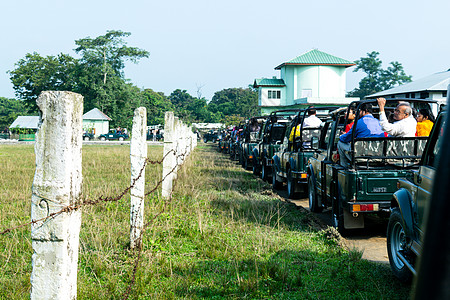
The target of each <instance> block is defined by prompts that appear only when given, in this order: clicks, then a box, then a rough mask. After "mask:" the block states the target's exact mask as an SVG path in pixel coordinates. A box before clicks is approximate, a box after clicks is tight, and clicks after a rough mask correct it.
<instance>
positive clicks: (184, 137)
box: [0, 91, 197, 299]
mask: <svg viewBox="0 0 450 300" xmlns="http://www.w3.org/2000/svg"><path fill="white" fill-rule="evenodd" d="M37 105H38V107H39V109H40V112H41V118H40V125H39V129H38V131H37V134H36V142H35V154H36V171H35V176H34V181H33V185H32V199H31V222H29V223H27V224H22V225H20V226H17V227H15V228H9V229H6V230H3V231H2V232H0V235H4V234H5V233H7V232H10V231H12V230H14V229H17V228H20V227H23V226H28V225H31V240H32V248H33V255H32V273H31V299H76V297H77V263H78V247H79V233H80V228H81V215H82V207H83V206H87V205H97V204H101V203H104V202H111V201H118V200H120V199H122V198H123V197H124V196H125V195H126V194H127V193H128V192H130V225H131V226H130V247H131V248H132V249H135V250H136V251H135V253H137V255H136V259H135V264H134V269H133V275H132V279H131V282H130V285H129V287H128V289H127V291H126V292H125V294H124V299H127V298H128V296H129V293H130V292H131V289H132V285H133V284H134V281H135V280H134V279H135V274H136V271H137V268H138V265H139V259H140V256H141V242H142V236H143V234H144V232H145V229H146V228H147V227H148V226H149V225H150V224H151V223H152V222H153V221H154V220H155V219H156V218H157V217H158V216H159V215H160V214H162V213H163V212H164V210H165V208H166V207H167V205H168V204H169V202H170V201H171V199H172V189H173V186H174V180H175V179H176V172H177V170H178V167H179V166H180V165H181V164H183V162H184V160H185V159H186V157H187V156H188V155H189V153H190V152H191V151H192V150H193V149H194V148H195V147H196V144H197V138H196V136H195V134H193V133H192V130H191V128H190V127H188V126H187V125H185V124H183V122H182V121H181V120H179V119H178V118H177V117H175V116H174V114H173V112H166V115H165V127H164V130H165V134H166V135H165V139H164V156H163V159H162V160H161V161H151V160H149V159H148V158H147V142H146V128H147V126H146V125H147V119H146V115H147V113H146V109H145V107H140V108H137V109H136V110H135V112H134V118H133V129H132V139H131V144H130V161H131V183H130V186H129V187H127V188H126V189H125V190H124V191H123V192H122V193H121V194H120V195H116V196H112V197H100V198H98V199H95V200H89V199H85V200H82V195H81V187H82V168H81V161H82V159H81V157H82V156H81V147H82V113H83V97H82V96H81V95H79V94H76V93H72V92H59V91H58V92H55V91H52V92H49V91H47V92H42V93H41V95H40V96H39V97H38V99H37ZM161 163H162V164H163V175H162V179H161V181H159V182H158V183H157V184H156V186H155V187H154V188H153V189H152V190H151V191H148V192H147V193H145V191H144V186H145V168H146V166H147V165H148V164H161ZM159 186H162V196H163V198H164V199H165V205H164V206H163V208H162V209H161V211H160V212H159V213H158V214H156V215H155V216H154V217H153V219H152V220H149V221H147V222H144V200H145V198H146V196H148V195H149V194H151V193H153V192H155V191H156V190H157V189H158V188H159Z"/></svg>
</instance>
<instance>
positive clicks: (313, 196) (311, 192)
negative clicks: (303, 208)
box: [308, 175, 323, 213]
mask: <svg viewBox="0 0 450 300" xmlns="http://www.w3.org/2000/svg"><path fill="white" fill-rule="evenodd" d="M308 200H309V210H310V211H312V212H315V213H319V212H321V211H322V209H323V207H321V206H319V203H318V202H317V191H316V186H315V185H314V179H313V177H312V176H311V175H309V177H308Z"/></svg>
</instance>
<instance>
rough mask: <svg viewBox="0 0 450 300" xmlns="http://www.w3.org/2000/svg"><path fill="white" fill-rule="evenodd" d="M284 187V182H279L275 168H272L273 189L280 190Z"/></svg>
mask: <svg viewBox="0 0 450 300" xmlns="http://www.w3.org/2000/svg"><path fill="white" fill-rule="evenodd" d="M282 187H283V182H281V181H278V179H277V172H276V170H275V167H273V168H272V189H274V190H279V189H281V188H282Z"/></svg>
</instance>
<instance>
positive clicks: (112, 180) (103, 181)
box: [0, 146, 408, 299]
mask: <svg viewBox="0 0 450 300" xmlns="http://www.w3.org/2000/svg"><path fill="white" fill-rule="evenodd" d="M149 156H150V157H151V158H152V159H160V158H161V157H162V147H151V148H150V149H149ZM0 168H1V169H2V170H5V171H4V172H2V173H1V174H0V184H1V185H0V187H1V189H0V213H1V222H0V224H1V228H2V229H4V228H6V227H11V226H15V225H18V224H21V223H24V222H28V221H29V215H30V199H31V193H30V187H31V182H32V177H33V174H34V154H33V149H32V146H0ZM161 173H162V169H161V166H160V165H155V166H150V167H148V168H147V171H146V181H147V190H149V189H151V188H152V187H153V186H154V185H155V183H156V182H158V181H159V180H160V178H161ZM83 176H84V186H83V193H84V196H85V197H86V198H91V199H95V198H98V197H99V196H112V195H116V194H119V193H120V192H121V191H122V190H123V189H124V188H125V187H127V186H128V185H129V182H130V179H129V177H130V168H129V148H128V147H126V146H86V147H84V148H83ZM163 206H164V202H163V201H162V200H161V199H160V197H159V192H158V193H155V194H152V195H150V196H149V197H148V198H147V199H146V203H145V214H146V220H150V219H151V218H152V216H154V215H156V214H158V213H159V212H160V211H161V209H162V208H163ZM329 236H330V234H329V232H326V231H319V230H318V229H317V227H316V226H314V225H313V222H311V218H310V216H309V215H308V213H307V212H305V211H302V210H298V209H296V208H295V207H293V206H292V205H290V204H287V203H284V202H281V201H280V200H279V199H278V198H277V197H275V196H274V195H273V194H272V193H271V192H270V187H269V185H268V184H267V183H265V182H263V181H261V180H259V179H255V178H254V177H253V176H252V175H251V174H250V172H246V171H243V170H242V169H241V168H239V167H238V166H237V165H236V164H235V163H234V162H231V161H229V160H228V158H225V157H224V156H222V155H221V154H220V153H217V152H215V151H214V150H212V149H211V148H209V147H199V148H198V149H197V150H196V151H195V152H194V153H193V155H192V156H191V157H190V158H189V159H188V161H187V162H186V164H185V165H184V167H183V168H181V169H180V171H179V173H178V180H177V184H176V187H175V191H174V195H173V201H172V202H171V203H170V204H169V206H168V207H167V209H166V211H165V212H164V213H163V214H161V215H160V216H159V217H158V218H157V219H156V221H155V222H154V223H152V224H151V226H150V227H149V228H148V229H147V230H146V232H145V235H144V239H143V251H142V258H141V263H140V266H139V269H138V272H137V274H136V275H137V276H136V284H135V285H134V286H133V289H132V293H131V295H130V296H131V297H130V298H131V299H180V298H181V299H201V298H216V299H219V298H226V299H230V298H231V299H241V298H253V299H255V298H256V299H268V298H271V299H280V298H293V299H309V298H320V299H349V298H352V299H353V298H356V299H360V298H361V299H382V298H384V299H404V298H406V297H407V295H408V287H405V286H399V285H398V284H397V283H396V282H395V280H394V279H393V276H392V275H391V274H390V270H389V268H388V267H387V266H384V265H376V264H373V263H369V262H367V261H363V260H361V259H360V254H359V253H357V252H353V251H350V252H349V251H347V250H346V249H343V248H341V247H339V246H338V241H337V240H335V239H333V238H329ZM128 246H129V197H128V196H127V197H125V198H124V199H122V200H120V201H118V202H116V203H106V204H102V205H98V206H96V207H87V208H84V210H83V223H82V229H81V233H80V255H79V264H78V298H79V299H120V298H122V296H123V294H124V292H125V290H126V289H127V287H128V285H129V283H130V280H131V274H132V270H133V262H134V259H135V253H133V252H131V251H129V250H128ZM31 251H32V249H31V245H30V232H29V227H28V226H27V227H26V228H23V229H19V230H15V231H13V232H11V233H8V234H6V235H3V236H0V267H2V271H3V272H2V273H0V299H4V298H11V299H26V298H28V297H29V288H30V283H29V278H30V272H31V263H30V262H31Z"/></svg>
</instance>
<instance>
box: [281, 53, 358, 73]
mask: <svg viewBox="0 0 450 300" xmlns="http://www.w3.org/2000/svg"><path fill="white" fill-rule="evenodd" d="M287 65H294V66H295V65H310V66H311V65H313V66H314V65H327V66H330V65H335V66H344V67H351V66H354V65H355V63H353V62H351V61H348V60H346V59H343V58H339V57H336V56H333V55H330V54H328V53H325V52H322V51H319V50H317V49H313V50H310V51H308V52H306V53H305V54H302V55H300V56H297V57H296V58H294V59H291V60H290V61H288V62H284V63H282V64H281V65H279V66H278V67H276V68H275V70H279V69H281V67H284V66H287Z"/></svg>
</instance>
